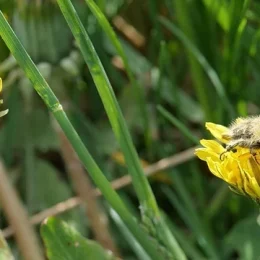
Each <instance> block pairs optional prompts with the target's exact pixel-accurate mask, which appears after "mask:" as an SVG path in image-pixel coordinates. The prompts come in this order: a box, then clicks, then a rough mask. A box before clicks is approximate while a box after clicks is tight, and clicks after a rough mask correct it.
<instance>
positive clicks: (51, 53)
mask: <svg viewBox="0 0 260 260" xmlns="http://www.w3.org/2000/svg"><path fill="white" fill-rule="evenodd" d="M57 2H59V4H60V6H62V3H65V2H69V1H62V0H60V1H57ZM94 2H95V3H96V4H97V6H98V7H99V9H100V11H99V10H98V9H96V8H95V5H93V4H92V1H87V0H86V1H83V0H82V1H81V0H74V1H72V3H73V5H74V6H75V8H76V10H77V12H78V15H79V17H80V19H81V21H82V23H83V26H84V28H85V29H86V31H87V33H88V35H89V37H90V39H91V41H92V43H93V46H94V48H95V50H96V52H97V54H98V56H99V58H100V60H101V62H102V64H103V66H104V69H105V72H106V73H107V76H108V79H109V81H110V83H111V85H112V87H113V90H114V92H115V97H116V99H117V101H118V103H119V106H120V108H121V110H122V113H123V116H124V118H125V121H126V125H127V128H128V130H129V131H130V133H131V137H132V139H133V143H134V146H135V147H136V150H137V152H138V156H139V158H140V161H141V164H142V165H143V167H148V168H146V170H145V172H146V173H148V174H150V175H151V176H150V177H149V182H150V184H151V187H152V191H153V193H154V196H155V198H156V201H157V203H158V206H159V208H160V210H161V215H162V216H164V217H165V222H160V219H161V217H160V216H161V215H160V214H159V211H158V208H157V205H156V203H155V202H154V200H153V195H152V193H151V191H150V189H149V185H147V184H146V181H145V179H142V178H140V176H139V175H138V174H139V173H140V170H139V168H138V167H139V166H138V163H137V162H136V161H135V153H134V148H133V147H132V146H131V140H130V138H128V137H129V136H128V134H127V132H126V131H125V130H124V129H126V128H124V127H125V125H124V123H122V122H123V121H120V120H121V114H120V113H119V114H117V112H115V111H117V110H116V109H117V108H118V106H117V105H115V107H113V95H112V94H111V93H112V92H110V91H109V88H108V90H105V86H104V85H105V84H106V81H102V82H100V81H99V80H100V78H101V77H99V76H100V75H99V74H98V73H97V75H96V76H97V77H96V78H95V74H94V76H93V71H94V70H95V68H96V67H95V66H96V64H97V63H93V64H92V65H93V66H92V67H91V66H90V65H89V63H88V61H89V60H91V55H90V53H91V50H90V52H87V51H86V50H87V47H86V46H87V41H86V42H84V40H82V39H83V38H81V35H80V34H79V31H78V30H77V28H79V27H78V26H77V22H76V20H71V24H73V22H74V27H73V26H72V28H71V30H72V31H73V28H74V31H73V33H74V37H75V38H74V37H73V35H72V33H71V31H70V28H69V26H68V25H67V23H66V21H65V19H64V16H65V17H66V19H67V16H68V17H72V16H69V15H71V14H68V13H66V12H65V11H64V10H66V7H64V6H66V4H64V6H63V13H64V16H63V14H62V12H61V10H60V8H59V5H58V3H56V1H51V0H48V1H47V0H46V1H41V0H39V1H37V0H34V1H33V0H31V1H26V0H19V1H18V0H17V1H8V0H1V1H0V9H1V11H2V12H3V13H4V15H5V17H6V18H7V20H8V22H9V23H10V24H11V27H12V28H13V30H14V32H15V34H16V35H17V36H18V38H19V39H20V41H21V43H22V44H23V46H24V48H25V49H26V51H27V52H28V54H29V55H30V56H31V58H32V60H33V61H34V63H35V64H36V65H37V67H38V69H39V71H40V72H41V74H42V75H43V77H44V78H45V79H46V80H47V82H48V84H49V85H50V87H51V88H52V90H53V92H54V93H55V95H56V96H57V97H58V99H59V100H60V102H61V104H62V106H63V108H64V110H65V112H66V113H67V115H68V117H69V119H70V121H71V122H72V125H73V126H74V127H75V129H76V131H77V132H78V134H79V136H80V137H81V139H82V141H83V143H84V144H85V146H86V147H87V148H88V150H89V152H90V154H91V155H92V156H93V158H94V159H95V161H96V162H97V164H98V165H99V167H100V169H101V170H102V172H103V173H104V175H105V176H106V178H107V179H108V180H109V181H110V182H112V186H113V187H114V188H115V189H118V193H119V195H120V197H121V199H122V201H123V205H124V206H125V207H126V208H127V209H128V210H129V211H130V212H131V215H132V216H134V217H135V218H136V219H138V220H140V222H142V223H143V224H141V225H140V230H141V229H142V230H144V231H145V232H146V233H147V234H148V235H149V238H150V240H151V241H152V243H154V245H155V249H156V250H155V251H157V252H159V254H160V255H161V256H163V258H165V259H178V260H179V259H243V260H250V259H252V260H253V259H257V258H258V257H259V255H260V248H259V246H258V241H259V237H260V229H259V226H258V224H257V218H258V209H257V206H256V205H254V204H253V202H251V201H250V200H248V199H247V198H244V197H241V196H238V195H235V194H233V193H232V192H230V191H229V189H228V187H227V185H226V184H224V183H223V182H222V181H220V180H218V179H217V178H215V177H214V176H213V175H211V173H209V171H208V169H207V167H206V165H205V164H204V163H201V162H199V161H198V160H197V159H196V158H194V156H193V150H194V146H196V145H198V144H199V139H201V138H209V136H208V133H207V132H206V131H205V129H204V125H205V122H207V121H211V122H214V123H220V124H224V125H227V124H229V123H230V121H231V120H232V119H234V118H236V117H237V116H246V115H248V114H259V106H258V103H259V93H260V92H259V80H260V73H259V71H260V59H259V57H260V56H259V47H260V45H259V37H260V30H259V24H260V18H259V17H260V4H259V3H258V1H256V0H255V1H253V0H252V1H249V0H218V1H214V0H191V1H186V0H172V1H171V0H163V1H157V0H145V1H138V0H132V1H127V0H109V1H105V0H97V1H94ZM101 12H102V13H103V14H104V15H105V16H104V17H103V16H102V13H101ZM66 15H67V16H66ZM105 17H106V18H107V20H108V21H109V22H110V24H111V26H112V27H113V28H114V31H115V34H113V32H112V31H111V30H110V27H109V24H108V23H106V22H107V21H106V20H105ZM0 26H1V28H3V25H2V23H0ZM2 30H3V29H2ZM1 34H3V31H2V32H1ZM77 37H78V38H77ZM84 39H86V38H84ZM75 40H77V42H76V41H75ZM8 47H9V48H10V46H8ZM10 49H11V48H10ZM82 50H85V52H84V51H82ZM84 59H85V61H86V62H87V63H88V66H87V65H86V63H85V61H84ZM0 62H1V63H0V76H1V77H2V79H3V86H4V92H3V94H2V95H3V99H4V105H3V106H2V107H3V109H6V108H8V109H9V113H8V115H7V116H5V117H3V118H1V119H0V120H1V121H0V154H1V165H0V166H1V167H0V168H1V169H0V170H2V172H5V173H6V175H8V178H9V180H10V181H11V183H12V187H15V190H16V191H17V193H18V195H19V198H20V200H21V201H22V202H23V205H24V206H25V208H26V212H23V209H21V210H22V212H23V213H24V217H25V220H24V221H25V222H23V221H22V220H21V219H22V217H21V219H20V221H19V220H18V222H20V224H22V225H23V226H24V227H25V225H26V224H25V223H26V218H27V216H26V214H28V215H29V216H34V217H33V218H32V221H33V223H34V224H35V225H36V226H35V228H36V229H35V230H36V232H37V233H38V234H39V232H38V231H39V224H40V223H41V221H42V220H43V219H44V218H45V217H48V216H52V215H57V214H59V218H61V219H63V220H65V221H66V222H67V224H65V223H63V222H59V221H58V220H57V219H54V218H49V219H48V221H47V222H45V224H44V225H43V227H42V229H41V234H42V238H43V239H44V243H45V246H46V248H47V249H48V250H47V251H48V253H47V254H48V257H49V259H83V258H82V257H83V255H84V256H86V253H85V251H84V250H86V252H91V254H92V255H91V254H90V255H88V257H89V258H88V259H113V258H110V257H112V256H111V255H110V254H107V253H105V252H104V251H103V249H102V248H101V247H100V246H99V245H97V244H94V245H92V244H91V243H93V242H92V241H89V240H88V241H87V240H85V239H83V237H80V235H79V234H78V233H76V232H75V231H73V230H71V229H70V227H71V226H72V227H74V228H75V229H76V230H78V232H79V233H80V234H81V235H82V236H84V237H87V238H88V239H91V240H96V241H97V242H98V243H99V244H101V245H102V247H103V248H106V249H109V250H111V251H112V252H113V253H114V255H115V256H117V257H119V258H122V259H154V257H153V256H152V254H153V253H151V252H150V251H149V250H147V248H146V247H145V246H143V245H141V244H140V243H138V241H139V240H138V239H137V237H135V235H133V233H134V231H133V230H132V229H131V228H130V229H129V226H127V225H128V224H126V223H128V222H127V221H125V219H124V218H123V220H122V216H119V215H118V213H116V209H115V208H114V209H115V210H113V209H112V208H111V203H110V204H109V203H107V201H106V200H104V199H103V197H102V196H101V194H100V192H99V191H98V190H95V191H94V193H93V192H91V191H92V188H93V187H94V185H93V184H92V182H91V181H90V179H89V177H88V173H87V172H86V171H84V170H83V167H82V166H81V164H80V163H79V161H78V159H77V157H76V155H75V154H74V151H73V149H72V148H71V146H70V144H69V142H68V140H67V139H66V137H65V136H64V134H63V132H62V131H61V129H60V127H59V126H58V124H57V123H56V121H55V119H54V117H53V115H51V114H52V113H50V112H49V111H48V109H47V108H46V106H45V104H44V103H43V102H42V100H41V98H40V97H39V96H38V95H37V93H36V92H35V91H34V90H33V87H32V84H31V83H30V81H29V79H28V78H27V77H28V72H26V73H27V76H26V75H25V74H24V72H23V70H22V69H24V68H23V66H20V65H21V64H20V65H18V64H17V62H16V60H15V59H14V58H13V56H12V55H11V54H10V52H9V49H8V48H7V46H6V45H5V43H4V41H2V40H1V41H0ZM26 66H27V65H26ZM93 78H94V80H93ZM96 87H97V88H96ZM102 87H104V88H103V89H102ZM97 90H98V91H97ZM99 95H100V96H101V98H100V96H99ZM104 106H105V108H106V110H107V111H106V110H105V109H104ZM113 109H114V110H113ZM1 110H2V109H1ZM111 111H112V112H111ZM52 112H54V113H53V114H54V116H55V111H54V110H53V111H52ZM56 118H57V117H56ZM109 120H111V124H112V126H113V127H112V128H111V125H110V122H109ZM117 120H118V121H117ZM113 122H114V123H113ZM118 122H119V126H118ZM121 123H122V124H121ZM113 131H114V132H113ZM120 146H121V148H120ZM123 153H124V154H125V156H126V163H125V160H124V159H123ZM83 157H84V156H83ZM163 159H164V161H160V160H163ZM86 160H87V159H86ZM158 161H160V163H157V164H156V162H158ZM87 165H89V164H88V163H87ZM126 165H128V168H127V166H126ZM129 172H130V174H132V176H133V182H134V183H133V184H134V185H129V184H130V181H129V179H127V178H126V179H125V178H122V177H123V176H125V175H127V174H129ZM90 175H91V176H92V174H91V173H90ZM95 176H97V175H95ZM102 176H103V175H102ZM138 176H139V177H138ZM92 177H93V176H92ZM3 178H4V177H3ZM94 178H95V177H94ZM138 178H140V179H138ZM139 180H140V183H139ZM1 183H2V185H1V184H0V189H1V190H2V192H0V197H1V205H2V208H1V209H0V214H1V218H0V219H1V221H0V224H1V229H2V230H3V236H5V237H6V239H7V242H8V245H9V247H10V248H11V251H12V254H13V255H14V257H15V259H22V258H21V255H23V257H24V259H30V256H29V257H28V256H25V254H24V253H23V252H24V251H23V249H21V248H22V247H23V246H24V247H25V248H27V249H28V247H29V245H30V243H32V242H31V241H28V243H29V244H26V243H27V242H26V241H22V242H21V241H20V242H19V235H20V236H22V237H26V235H25V233H24V232H26V230H28V229H27V228H26V229H25V231H24V230H23V229H19V227H17V226H15V225H16V224H17V220H14V219H13V218H12V216H14V215H15V214H18V216H19V217H20V216H23V215H19V214H23V213H18V212H20V211H19V204H18V206H16V204H15V203H14V202H13V201H10V198H11V195H10V194H9V191H8V190H7V189H6V190H5V189H4V187H7V184H6V183H5V182H4V179H3V180H2V177H1ZM133 186H134V187H135V189H133ZM10 188H11V187H10ZM99 188H100V187H99ZM11 189H12V188H11ZM107 191H108V190H107ZM102 193H103V192H102ZM105 196H106V198H107V197H109V196H110V193H109V192H107V195H105ZM113 196H114V194H112V195H111V200H113V198H114V199H115V198H116V197H113ZM112 197H113V198H112ZM79 198H81V200H80V199H79ZM115 200H116V199H115ZM115 200H113V201H115ZM82 201H84V202H85V203H83V202H82ZM13 203H14V204H13ZM58 203H59V204H58ZM79 205H81V206H79ZM120 205H121V204H120ZM140 205H141V206H140ZM112 207H114V206H113V205H112ZM118 208H120V206H119V205H118ZM11 209H13V210H14V211H13V213H12V212H11V211H10V210H11ZM119 211H120V209H119ZM10 212H11V213H10ZM140 212H141V214H140ZM10 216H11V217H10ZM157 217H158V218H157ZM126 219H127V216H126ZM141 219H142V220H141ZM157 220H158V223H159V224H158V223H157V222H156V221H157ZM130 222H131V221H130ZM130 222H129V223H130ZM10 223H12V225H13V227H14V230H11V229H10V228H7V227H8V226H9V225H10ZM13 223H14V224H13ZM131 223H132V222H131ZM129 225H132V224H129ZM166 225H167V226H166ZM69 226H70V227H69ZM53 230H54V231H53ZM129 230H130V231H129ZM14 231H15V232H14ZM169 231H170V232H172V234H173V235H169V234H168V233H167V232H169ZM74 232H75V233H74ZM136 232H139V231H136ZM140 232H141V231H140ZM56 233H58V234H60V236H61V237H62V238H63V239H65V240H66V239H67V237H69V238H70V239H72V238H73V243H74V245H75V246H76V248H77V247H78V246H79V247H80V248H81V249H82V248H83V251H82V252H77V254H78V255H77V256H76V257H75V255H74V254H75V252H74V251H73V250H74V249H73V250H72V251H71V252H70V254H71V255H72V256H74V258H73V257H72V258H66V257H67V256H63V255H62V254H61V255H52V253H51V252H53V248H54V251H55V250H56V251H58V252H65V251H64V250H65V249H64V248H66V244H60V243H59V239H60V238H57V236H56ZM14 234H16V236H15V237H16V239H15V238H14V236H13V235H14ZM134 234H136V233H134ZM31 236H33V234H29V235H28V237H31ZM141 236H142V235H141V233H140V237H141ZM38 240H39V241H40V239H39V237H38ZM56 240H57V241H56ZM150 240H149V241H150ZM63 241H64V240H63ZM86 241H87V242H86ZM168 241H170V242H168ZM23 242H24V244H23ZM139 242H140V241H139ZM35 243H36V244H37V242H35ZM55 243H56V244H55ZM147 243H148V242H147ZM149 243H150V242H149ZM149 243H148V244H149ZM38 244H40V243H38ZM17 245H18V246H17ZM59 245H61V248H59ZM67 246H68V244H67ZM36 247H37V246H36ZM148 248H149V246H148ZM169 248H172V250H173V251H174V252H175V253H173V252H171V250H169ZM6 250H7V251H8V249H6ZM66 250H67V249H66ZM3 252H4V251H3ZM21 252H22V253H21ZM5 253H6V251H5V252H4V254H5ZM81 253H82V255H81ZM6 254H9V253H6ZM55 257H56V258H55ZM3 259H4V258H3ZM6 259H10V258H6ZM31 259H32V258H31ZM39 259H40V258H39ZM86 259H87V258H86Z"/></svg>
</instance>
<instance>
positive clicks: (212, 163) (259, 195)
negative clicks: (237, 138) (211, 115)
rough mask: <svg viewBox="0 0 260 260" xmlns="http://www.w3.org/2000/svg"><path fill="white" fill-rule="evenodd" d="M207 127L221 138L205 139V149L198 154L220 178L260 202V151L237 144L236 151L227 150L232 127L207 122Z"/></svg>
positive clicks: (233, 188)
mask: <svg viewBox="0 0 260 260" xmlns="http://www.w3.org/2000/svg"><path fill="white" fill-rule="evenodd" d="M206 128H207V129H208V130H209V131H210V132H211V134H212V135H213V136H214V137H215V138H216V139H217V140H201V141H200V143H201V144H202V146H203V148H198V149H196V151H195V154H196V155H197V156H198V157H199V158H200V159H201V160H203V161H205V162H206V163H207V165H208V167H209V170H210V171H211V172H212V173H213V174H214V175H215V176H217V177H218V178H220V179H222V180H224V181H225V182H226V183H228V184H229V186H230V188H231V189H232V190H233V191H235V192H237V193H239V194H243V195H246V196H249V197H250V198H252V199H253V200H255V201H256V202H258V203H259V202H260V151H259V150H254V153H252V151H251V150H250V148H247V147H241V146H236V147H235V150H233V151H227V150H226V149H225V148H224V147H223V145H222V143H223V144H227V143H228V141H229V137H228V136H227V135H226V133H227V132H228V128H227V127H225V126H222V125H217V124H213V123H206Z"/></svg>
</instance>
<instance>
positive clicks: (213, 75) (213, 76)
mask: <svg viewBox="0 0 260 260" xmlns="http://www.w3.org/2000/svg"><path fill="white" fill-rule="evenodd" d="M159 20H160V22H161V23H162V24H163V25H164V26H165V27H166V28H167V29H168V30H169V31H171V32H172V33H173V34H174V35H175V36H176V37H177V38H178V39H179V40H180V41H181V42H182V43H183V44H184V45H185V47H186V48H187V49H188V50H189V51H190V53H191V54H192V55H193V56H194V57H195V58H196V59H197V61H198V62H199V63H200V65H201V66H202V68H203V69H204V70H205V72H206V74H207V75H208V77H209V79H210V80H211V82H212V84H213V86H214V87H215V89H216V92H217V94H218V96H219V99H220V102H222V103H223V105H224V106H225V107H226V109H227V111H228V112H229V114H230V116H231V117H234V116H235V112H234V109H233V107H232V106H231V104H230V102H229V100H228V98H227V95H226V91H225V88H224V86H223V84H222V83H221V81H220V79H219V76H218V74H217V72H216V71H215V70H214V69H213V68H212V66H211V65H210V64H209V63H208V61H207V60H206V58H205V57H204V56H203V55H202V53H201V52H200V51H199V50H198V48H197V47H196V46H195V45H194V44H193V43H192V42H191V41H190V40H189V39H188V38H187V36H186V35H185V34H184V33H183V32H182V31H181V30H180V29H179V28H178V27H177V26H176V25H174V24H173V23H171V22H170V21H169V20H167V19H166V18H164V17H160V18H159Z"/></svg>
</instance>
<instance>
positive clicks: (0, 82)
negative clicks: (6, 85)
mask: <svg viewBox="0 0 260 260" xmlns="http://www.w3.org/2000/svg"><path fill="white" fill-rule="evenodd" d="M2 88H3V85H2V79H1V78H0V92H1V91H2Z"/></svg>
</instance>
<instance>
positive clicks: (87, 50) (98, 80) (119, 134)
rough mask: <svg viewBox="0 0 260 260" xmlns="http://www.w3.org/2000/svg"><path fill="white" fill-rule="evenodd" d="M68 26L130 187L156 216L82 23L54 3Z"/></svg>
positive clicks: (64, 1) (67, 7)
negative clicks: (120, 154)
mask: <svg viewBox="0 0 260 260" xmlns="http://www.w3.org/2000/svg"><path fill="white" fill-rule="evenodd" d="M57 2H58V4H59V6H60V8H61V11H62V12H63V15H64V17H65V19H66V20H67V23H68V25H69V26H70V29H71V31H72V33H73V35H74V37H75V39H76V41H77V43H78V46H79V48H80V50H81V52H82V54H83V57H84V59H85V61H86V63H87V65H88V66H89V70H90V73H91V75H92V77H93V80H94V82H95V85H96V87H97V90H98V92H99V95H100V97H101V99H102V102H103V104H104V107H105V110H106V112H107V115H108V117H109V120H110V122H111V125H112V128H113V131H114V133H115V136H116V138H117V140H118V142H119V144H120V146H121V148H122V151H123V153H124V156H125V159H126V164H127V166H128V169H129V173H130V174H131V175H132V179H133V185H134V187H135V190H136V193H137V196H138V198H139V200H140V203H141V205H142V207H143V210H144V212H146V211H147V210H152V211H153V212H154V214H155V216H156V215H158V214H159V210H158V207H157V203H156V201H155V197H154V195H153V193H152V190H151V188H150V185H149V183H148V181H147V178H146V177H145V176H144V174H143V170H142V167H141V165H140V162H139V159H138V156H137V153H136V150H135V148H134V145H133V142H132V140H131V137H130V134H129V132H128V129H127V126H126V123H125V120H124V118H123V115H122V112H121V110H120V108H119V105H118V103H117V100H116V97H115V94H114V91H113V89H112V86H111V84H110V82H109V80H108V77H107V75H106V73H105V71H104V68H103V65H102V63H101V61H100V59H99V57H98V55H97V53H96V51H95V49H94V46H93V45H92V42H91V40H90V39H89V36H88V34H87V32H86V30H85V28H84V26H83V24H82V23H81V21H80V19H79V17H78V15H77V13H76V10H75V9H74V7H73V5H72V4H71V2H70V1H69V0H58V1H57Z"/></svg>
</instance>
